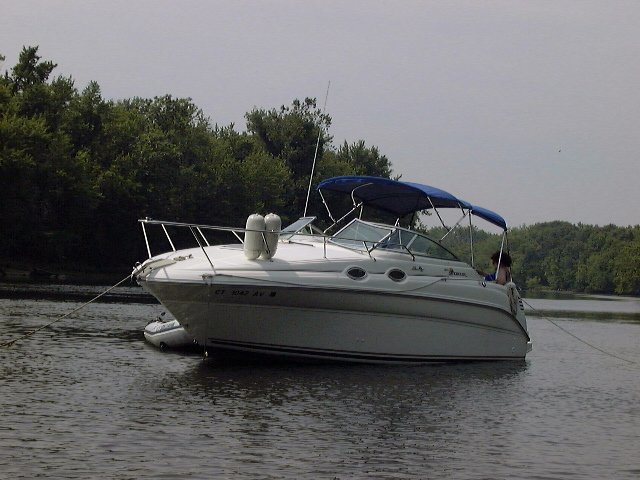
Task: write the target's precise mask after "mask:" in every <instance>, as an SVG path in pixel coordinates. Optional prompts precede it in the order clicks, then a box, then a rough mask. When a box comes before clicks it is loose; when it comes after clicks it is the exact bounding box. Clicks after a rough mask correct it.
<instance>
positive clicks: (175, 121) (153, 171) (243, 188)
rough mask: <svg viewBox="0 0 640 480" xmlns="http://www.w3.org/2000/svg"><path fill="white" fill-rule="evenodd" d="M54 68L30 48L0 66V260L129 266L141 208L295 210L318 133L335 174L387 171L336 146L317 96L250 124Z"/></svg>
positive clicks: (367, 154) (213, 213)
mask: <svg viewBox="0 0 640 480" xmlns="http://www.w3.org/2000/svg"><path fill="white" fill-rule="evenodd" d="M0 57H1V56H0ZM2 58H3V57H2ZM55 68H56V65H55V64H54V63H53V62H51V61H44V60H42V59H41V57H40V56H39V55H38V48H37V47H28V48H24V49H23V50H22V52H21V53H20V57H19V60H18V63H17V64H16V65H15V67H13V68H12V69H11V71H10V72H5V73H4V74H3V75H2V76H0V220H1V221H2V223H3V226H4V227H3V229H0V258H2V259H20V260H22V261H29V262H32V263H43V264H55V263H60V264H67V263H73V264H74V265H76V266H77V265H86V266H92V267H94V268H100V269H109V270H119V269H121V268H129V267H130V266H131V265H132V264H133V263H134V262H135V261H136V260H140V259H141V258H144V257H145V256H146V253H145V249H144V244H143V242H142V238H141V235H140V233H139V230H138V228H137V220H138V219H139V218H143V217H152V218H162V219H169V220H176V221H184V222H198V223H211V224H218V225H238V224H242V223H243V222H244V219H245V218H246V216H248V215H249V214H251V213H254V212H261V213H268V212H271V211H273V212H276V213H279V214H280V215H281V216H282V217H283V220H284V221H285V222H287V221H292V220H295V219H296V218H298V217H299V216H300V215H301V214H302V212H303V209H304V206H305V200H306V194H307V188H308V185H309V176H310V174H311V169H312V164H313V158H314V154H315V151H316V145H318V164H319V165H322V164H323V160H322V158H323V156H325V155H326V156H327V157H328V158H331V159H333V160H334V161H333V164H332V166H331V167H327V169H328V170H331V172H332V174H333V175H346V174H354V173H364V174H369V175H378V174H381V173H382V174H384V173H385V172H386V171H389V172H390V171H391V168H390V164H389V163H388V160H387V159H386V158H385V157H384V156H382V155H380V154H379V152H378V150H377V149H376V148H375V147H371V148H367V147H365V146H364V142H361V143H359V144H357V145H356V144H354V147H353V148H354V153H353V154H351V157H349V155H348V154H347V153H345V151H344V150H345V148H346V147H341V148H340V149H339V150H338V151H337V152H336V151H335V150H334V149H333V147H332V145H331V141H332V139H331V136H330V135H329V134H328V129H329V126H330V125H331V118H330V117H329V116H328V115H325V114H323V113H322V112H321V111H320V110H319V109H318V108H317V107H316V103H315V100H314V99H309V98H307V99H305V100H304V101H299V100H294V101H293V102H292V104H291V106H282V107H281V108H280V109H279V110H276V109H272V110H263V109H254V110H253V111H252V112H249V113H247V115H246V117H247V132H242V133H240V132H237V131H236V130H234V128H233V125H230V126H228V127H218V126H214V127H212V126H211V124H210V121H209V119H208V118H206V117H205V116H204V114H203V112H202V111H201V110H200V109H199V108H198V107H197V106H196V105H195V104H194V103H193V102H192V101H191V99H188V98H186V99H185V98H173V97H172V96H171V95H165V96H162V97H155V98H153V99H145V98H132V99H127V100H122V101H117V102H114V101H106V100H105V99H103V98H102V93H101V90H100V86H99V85H98V83H97V82H90V83H89V84H88V85H87V87H86V88H85V89H84V90H82V91H81V92H80V91H78V90H77V89H76V88H75V86H74V82H73V80H72V79H71V78H64V77H57V78H53V77H52V73H53V71H54V69H55ZM318 138H319V139H320V142H319V143H318ZM345 145H346V144H345ZM356 147H357V148H356ZM329 162H330V161H329ZM385 168H386V169H387V170H385ZM314 177H315V178H314V180H315V181H316V182H317V179H318V178H321V177H319V176H318V172H316V175H315V176H314ZM314 197H315V196H314ZM318 206H319V205H314V207H318Z"/></svg>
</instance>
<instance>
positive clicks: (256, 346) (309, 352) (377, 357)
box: [207, 338, 523, 363]
mask: <svg viewBox="0 0 640 480" xmlns="http://www.w3.org/2000/svg"><path fill="white" fill-rule="evenodd" d="M207 346H208V347H209V346H211V347H213V348H220V349H226V350H249V351H251V352H255V353H264V354H279V355H290V356H302V357H313V358H324V359H332V360H344V361H352V362H353V361H356V362H357V361H367V362H381V363H383V362H387V363H391V362H393V363H429V362H448V361H462V360H464V361H478V360H523V357H519V356H507V355H504V356H491V357H486V356H464V355H457V356H452V355H398V354H385V353H373V352H352V351H347V350H315V349H311V348H300V347H289V346H284V345H271V344H263V343H248V342H232V341H228V340H221V339H217V338H208V339H207Z"/></svg>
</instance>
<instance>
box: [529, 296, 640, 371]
mask: <svg viewBox="0 0 640 480" xmlns="http://www.w3.org/2000/svg"><path fill="white" fill-rule="evenodd" d="M522 301H523V302H524V303H525V304H526V305H527V306H528V307H529V308H530V309H531V310H533V311H534V312H537V313H538V314H539V315H540V316H541V317H542V318H544V319H545V320H546V321H548V322H549V323H551V324H552V325H554V326H556V327H558V328H559V329H560V330H562V331H563V332H564V333H566V334H567V335H570V336H572V337H573V338H575V339H576V340H578V341H579V342H581V343H584V344H585V345H586V346H588V347H591V348H593V349H594V350H597V351H598V352H600V353H604V354H605V355H608V356H610V357H613V358H617V359H618V360H622V361H625V362H627V363H631V364H633V365H637V364H638V362H634V361H633V360H629V359H628V358H624V357H621V356H619V355H616V354H615V353H611V352H607V351H606V350H603V349H602V348H600V347H596V346H595V345H593V344H591V343H589V342H587V341H586V340H583V339H582V338H580V337H578V336H577V335H576V334H574V333H571V332H570V331H569V330H567V329H566V328H563V327H561V326H560V325H558V324H557V323H556V322H554V321H553V320H551V319H550V318H549V317H547V316H545V315H542V314H541V312H540V311H539V310H536V309H535V308H534V307H532V306H531V304H530V303H529V302H527V301H526V300H525V299H524V298H523V299H522Z"/></svg>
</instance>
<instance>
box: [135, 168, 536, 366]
mask: <svg viewBox="0 0 640 480" xmlns="http://www.w3.org/2000/svg"><path fill="white" fill-rule="evenodd" d="M318 190H319V192H320V195H321V196H322V200H323V203H324V204H325V205H328V202H327V201H326V198H325V197H333V198H334V199H338V200H341V198H339V197H341V196H342V197H344V196H348V197H349V198H350V199H351V200H352V203H353V208H352V210H351V211H350V212H349V213H347V215H345V216H343V217H341V218H339V219H338V220H337V221H336V220H334V216H333V214H332V212H331V210H330V209H329V207H328V206H327V212H328V214H329V218H330V219H331V220H332V221H333V224H332V225H331V226H330V227H329V228H327V229H325V230H320V228H318V226H317V225H316V224H317V222H316V217H303V218H300V219H299V220H298V221H296V222H294V223H293V224H291V225H289V226H288V227H286V228H284V229H282V230H281V229H280V219H279V218H278V217H277V216H276V215H273V214H270V215H267V216H266V217H264V218H263V217H262V216H260V215H252V216H250V217H249V219H248V220H247V224H246V228H228V227H214V226H208V225H192V224H183V223H175V222H164V221H155V220H149V219H145V220H141V223H142V227H143V232H144V234H145V239H146V240H147V249H148V253H149V259H147V260H146V261H145V262H144V263H142V264H140V265H137V266H136V267H135V269H134V272H133V275H134V276H135V278H136V279H137V281H138V282H139V283H140V284H141V285H142V286H143V287H144V288H145V289H146V290H147V291H149V292H150V293H151V294H152V295H154V296H155V297H156V298H157V299H158V300H159V301H160V302H161V303H162V304H163V305H164V306H165V308H167V310H168V311H169V312H171V314H172V315H173V316H174V317H175V318H176V319H177V320H178V321H179V322H180V324H181V325H182V326H183V327H184V329H185V330H186V331H187V333H188V334H189V335H190V336H191V337H193V338H194V339H195V341H196V342H197V343H198V344H199V345H202V346H204V347H205V348H207V349H212V350H215V351H216V352H218V353H220V352H227V351H228V352H231V351H233V352H234V353H235V354H236V355H237V354H238V353H243V352H245V353H251V354H255V353H258V354H267V355H277V356H284V357H295V358H305V359H322V360H330V361H350V362H366V363H426V362H438V361H456V360H522V359H524V357H525V356H526V354H527V352H528V351H530V350H531V342H530V338H529V335H528V332H527V322H526V318H525V314H524V307H523V304H522V301H521V298H520V295H519V293H518V290H517V288H516V286H515V284H513V283H511V282H510V283H508V284H506V285H498V284H496V283H494V282H487V281H485V280H484V277H483V276H481V275H480V274H479V273H478V272H477V271H476V270H475V269H474V266H473V253H472V255H471V259H472V260H471V263H467V262H464V261H462V260H460V259H459V258H457V257H456V255H454V254H453V253H451V252H450V251H449V250H447V249H446V248H445V247H444V246H443V245H441V244H440V243H439V242H438V241H436V240H434V239H431V238H429V237H427V236H426V235H424V234H422V233H420V232H418V231H415V230H413V229H411V228H410V226H411V225H413V224H414V220H415V215H416V214H417V213H418V212H420V211H424V210H430V211H432V212H434V213H435V214H436V215H437V218H441V216H440V214H439V210H440V209H456V210H458V211H459V212H460V215H461V216H460V220H458V223H457V224H456V226H454V227H453V228H456V227H458V226H460V225H461V224H463V223H462V220H466V219H468V223H469V229H470V232H471V234H472V233H473V225H472V220H473V219H475V218H481V219H483V220H485V221H488V222H490V223H492V224H494V225H497V226H498V227H500V228H501V229H502V230H503V237H502V246H501V252H502V251H503V249H504V248H506V238H507V224H506V222H505V221H504V219H503V218H502V217H500V216H499V215H497V214H495V213H493V212H491V211H489V210H486V209H483V208H480V207H476V206H473V205H472V204H470V203H468V202H465V201H463V200H461V199H458V198H456V197H455V196H453V195H451V194H450V193H447V192H445V191H443V190H440V189H437V188H433V187H430V186H427V185H421V184H415V183H407V182H399V181H394V180H389V179H385V178H377V177H352V176H349V177H336V178H331V179H328V180H325V181H323V182H321V183H320V184H319V185H318ZM365 209H366V213H369V212H370V211H371V212H376V211H377V212H378V214H379V212H384V213H386V214H391V215H393V217H394V218H397V221H396V222H395V223H393V224H386V223H379V222H375V221H366V220H364V219H363V218H364V215H363V214H364V213H365ZM354 217H355V218H354ZM402 224H406V225H408V226H406V227H403V226H401V225H402ZM149 225H160V226H161V227H162V229H163V231H164V233H165V234H166V239H167V240H168V242H169V244H170V246H171V250H170V251H169V252H166V253H162V254H160V255H155V256H154V255H152V252H151V249H150V243H149V240H148V236H147V228H148V226H149ZM443 225H444V222H443ZM175 228H187V229H189V230H190V231H191V232H192V233H193V236H194V237H195V238H196V240H197V241H198V244H199V245H198V246H197V247H195V248H190V249H183V250H177V249H175V247H174V243H173V241H172V238H171V236H170V235H169V230H171V229H175ZM453 228H452V229H453ZM452 229H451V230H452ZM334 231H335V233H329V232H334ZM220 232H229V233H232V234H234V235H235V236H236V237H237V239H238V240H240V242H238V243H235V244H223V245H210V244H209V237H211V236H213V235H219V234H220ZM470 239H471V240H472V236H470ZM472 244H473V242H472V241H471V245H472ZM471 252H472V250H471Z"/></svg>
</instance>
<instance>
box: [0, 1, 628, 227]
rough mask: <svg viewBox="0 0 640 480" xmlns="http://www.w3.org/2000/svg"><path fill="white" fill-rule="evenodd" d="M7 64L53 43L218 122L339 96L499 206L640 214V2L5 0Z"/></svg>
mask: <svg viewBox="0 0 640 480" xmlns="http://www.w3.org/2000/svg"><path fill="white" fill-rule="evenodd" d="M0 12H1V13H0V53H1V54H3V55H5V57H6V61H5V62H4V64H3V65H2V66H1V67H0V70H1V71H2V72H4V71H5V70H7V69H10V68H11V67H13V66H14V65H15V63H16V60H17V57H18V54H19V52H20V50H21V49H22V47H23V46H36V45H38V46H39V47H40V49H39V53H40V55H41V56H42V57H43V59H44V60H51V61H53V62H55V63H57V64H58V68H57V69H56V70H55V71H54V74H55V75H63V76H71V77H73V78H74V80H75V82H76V87H77V88H79V89H80V90H82V89H83V88H84V87H86V85H87V83H88V82H89V81H90V80H95V81H97V82H98V84H99V85H100V87H101V89H102V93H103V96H104V97H105V98H107V99H123V98H131V97H134V96H141V97H146V98H152V97H154V96H161V95H164V94H171V95H173V96H174V97H191V98H192V99H193V101H194V103H195V104H196V105H198V106H199V107H200V108H202V109H203V111H204V112H205V114H206V115H207V116H209V117H210V119H211V121H212V123H217V124H219V125H227V124H229V123H231V122H233V123H235V125H236V128H237V129H238V130H244V128H245V121H244V114H245V113H246V112H248V111H250V110H251V109H253V108H254V107H259V108H266V109H271V108H277V107H279V106H280V105H283V104H286V105H289V104H290V103H291V101H292V100H293V99H295V98H300V99H302V98H304V97H316V98H317V99H318V104H319V106H322V103H323V102H324V97H325V92H326V89H327V84H328V82H329V81H330V82H331V88H330V91H329V98H328V102H327V113H328V114H329V115H331V117H332V119H333V124H332V126H331V129H330V132H329V133H330V134H332V135H333V137H334V142H335V143H336V144H339V143H342V142H343V141H344V140H347V141H348V142H349V143H352V142H354V141H357V140H359V139H362V140H365V142H366V143H367V145H369V146H372V145H375V146H377V147H378V148H379V149H380V151H381V153H382V154H384V155H386V156H387V158H389V160H390V161H391V163H392V164H393V168H394V173H398V174H402V176H403V177H402V178H403V180H407V181H413V182H420V183H426V184H430V185H433V186H436V187H439V188H442V189H444V190H447V191H449V192H451V193H453V194H454V195H457V196H459V197H461V198H464V199H466V200H467V201H470V202H472V203H475V204H478V205H481V206H484V207H486V208H489V209H492V210H495V211H497V212H498V213H501V214H502V215H503V216H504V217H505V218H507V220H508V222H509V224H510V225H512V226H518V225H522V224H527V225H530V224H533V223H537V222H542V221H550V220H567V221H570V222H572V223H577V222H583V223H588V224H600V225H604V224H608V223H615V224H618V225H636V224H640V213H639V211H640V210H639V205H640V189H639V188H638V183H639V179H640V165H639V163H638V158H639V155H640V133H639V130H640V128H639V127H640V91H639V90H640V1H636V0H633V1H616V0H603V1H586V0H580V1H562V0H549V1H543V0H535V1H534V0H531V1H480V0H473V1H444V0H443V1H350V0H340V1H332V0H321V1H310V0H299V1H284V0H282V1H276V0H273V1H269V0H264V1H233V0H227V1H204V0H202V1H197V0H193V1H186V0H172V1H166V0H153V1H150V0H149V1H136V0H125V1H114V0H99V1H87V0H83V1H80V0H65V1H61V0H41V1H35V0H0Z"/></svg>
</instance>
